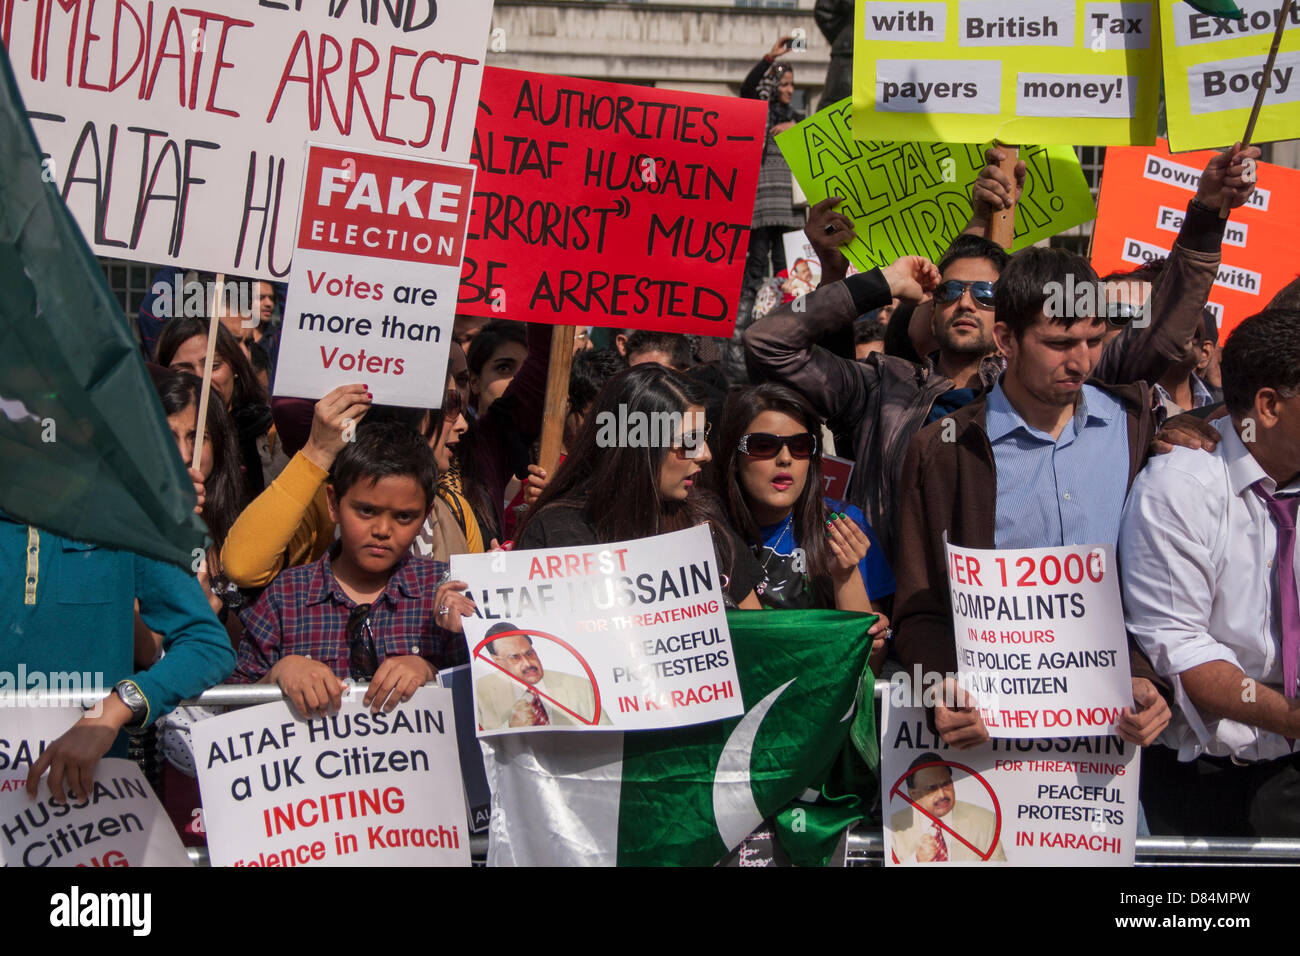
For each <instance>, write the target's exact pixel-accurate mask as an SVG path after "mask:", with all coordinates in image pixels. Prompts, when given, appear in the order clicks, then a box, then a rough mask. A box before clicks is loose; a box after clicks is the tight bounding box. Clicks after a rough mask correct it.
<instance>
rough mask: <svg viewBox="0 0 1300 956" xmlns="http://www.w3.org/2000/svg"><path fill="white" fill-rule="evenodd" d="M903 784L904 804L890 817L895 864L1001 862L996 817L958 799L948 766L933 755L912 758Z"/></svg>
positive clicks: (1003, 860)
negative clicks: (903, 807)
mask: <svg viewBox="0 0 1300 956" xmlns="http://www.w3.org/2000/svg"><path fill="white" fill-rule="evenodd" d="M906 787H907V796H908V803H909V806H908V807H906V808H905V809H903V810H900V811H898V812H897V813H895V814H894V815H893V816H891V817H890V818H889V830H890V836H891V838H892V841H891V847H892V851H893V854H894V856H895V858H896V859H897V860H898V861H899V862H900V863H948V862H950V861H951V862H983V861H986V860H987V861H994V862H1006V859H1007V855H1006V853H1005V852H1004V851H1003V849H1002V840H1001V839H1000V835H999V833H998V820H997V817H996V816H994V815H993V814H992V813H990V812H989V811H988V810H985V809H984V808H983V807H978V806H975V805H974V804H973V803H966V802H964V801H961V800H958V799H957V794H956V789H955V788H954V786H953V781H952V770H951V769H950V768H948V767H947V766H944V765H943V764H942V758H941V757H940V756H939V755H938V754H937V753H923V754H921V755H920V756H919V757H917V758H916V759H915V760H913V761H912V764H911V766H909V767H908V775H907V781H906Z"/></svg>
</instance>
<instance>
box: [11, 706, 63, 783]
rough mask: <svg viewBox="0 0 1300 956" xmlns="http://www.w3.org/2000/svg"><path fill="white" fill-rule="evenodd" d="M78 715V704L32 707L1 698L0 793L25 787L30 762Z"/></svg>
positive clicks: (60, 735) (36, 758) (30, 767)
mask: <svg viewBox="0 0 1300 956" xmlns="http://www.w3.org/2000/svg"><path fill="white" fill-rule="evenodd" d="M81 716H82V710H81V708H80V707H74V706H67V707H32V706H25V705H23V704H21V703H20V702H19V699H18V698H11V697H0V793H8V792H9V791H11V790H22V789H23V788H24V787H26V785H27V772H28V771H29V770H31V769H32V764H34V763H36V761H37V760H38V759H40V756H41V753H42V752H43V751H44V750H45V748H46V747H48V746H49V745H50V744H52V743H54V741H56V740H58V739H59V738H60V737H62V736H63V735H64V733H66V732H67V731H68V730H69V729H70V728H71V727H72V725H73V724H75V723H76V722H77V721H79V720H80V719H81Z"/></svg>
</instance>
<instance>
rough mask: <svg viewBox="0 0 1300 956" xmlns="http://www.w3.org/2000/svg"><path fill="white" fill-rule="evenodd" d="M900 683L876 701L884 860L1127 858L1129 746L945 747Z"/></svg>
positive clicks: (1026, 743)
mask: <svg viewBox="0 0 1300 956" xmlns="http://www.w3.org/2000/svg"><path fill="white" fill-rule="evenodd" d="M900 676H901V675H900ZM909 686H910V685H909V684H908V682H907V680H906V678H903V679H902V680H901V681H900V682H899V683H897V684H894V685H891V687H890V691H891V693H890V694H888V695H886V697H885V699H884V701H883V706H882V716H881V724H880V742H881V746H880V750H881V754H880V780H881V784H880V786H881V800H882V807H883V809H884V817H885V863H886V865H887V866H910V865H916V864H920V863H952V864H957V865H961V864H966V865H979V864H998V863H1005V864H1009V865H1012V866H1132V865H1133V853H1134V847H1135V844H1136V840H1137V815H1138V764H1139V762H1140V757H1139V754H1140V750H1139V748H1138V747H1137V746H1136V745H1135V744H1131V743H1127V742H1126V741H1123V740H1120V739H1119V738H1118V737H1077V738H1073V739H1067V738H1056V739H1051V738H1041V739H1037V740H1009V739H995V740H990V741H988V742H987V743H984V744H981V745H980V746H978V747H971V748H967V749H964V750H956V749H950V748H949V747H947V746H946V745H945V744H944V742H943V741H942V739H940V738H939V737H937V736H935V735H934V734H932V733H931V732H930V731H929V729H928V728H927V726H926V721H925V711H924V710H923V709H922V708H921V707H916V706H909V704H910V697H911V694H910V693H909V691H908V689H907V688H908V687H909ZM895 691H897V692H898V693H895ZM900 700H901V701H902V702H903V703H900V702H899V701H900Z"/></svg>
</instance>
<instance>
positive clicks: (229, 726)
mask: <svg viewBox="0 0 1300 956" xmlns="http://www.w3.org/2000/svg"><path fill="white" fill-rule="evenodd" d="M362 696H363V693H362V689H360V688H351V689H350V690H349V691H348V692H347V694H346V695H345V696H344V698H343V705H342V707H340V708H339V711H338V713H336V714H332V715H330V716H328V717H314V718H312V719H310V720H302V719H299V718H298V717H295V716H294V714H293V712H292V711H291V710H290V709H289V705H288V704H287V703H284V702H283V701H280V702H277V703H274V704H263V705H261V706H260V707H248V708H245V709H243V710H236V711H232V712H230V713H228V714H222V715H220V716H218V717H211V718H209V719H207V720H202V721H199V722H198V723H197V724H195V725H194V730H193V741H194V759H195V763H196V766H197V769H198V778H199V790H200V792H201V793H202V795H203V819H204V825H205V826H206V827H207V832H208V852H209V855H210V858H211V860H212V865H213V866H350V865H354V864H355V865H360V866H469V837H468V829H467V827H466V826H465V796H464V790H463V789H462V787H461V780H460V764H459V761H458V759H457V755H456V728H455V723H454V720H453V717H452V697H451V691H449V690H447V689H446V688H442V687H421V688H420V689H419V690H417V691H416V692H415V694H414V695H413V696H412V697H411V699H410V700H409V701H407V702H406V703H405V704H398V705H397V707H396V708H394V709H393V711H392V712H391V713H382V712H381V713H378V714H372V713H371V712H370V708H368V707H366V706H364V705H363V704H362V703H361V698H362Z"/></svg>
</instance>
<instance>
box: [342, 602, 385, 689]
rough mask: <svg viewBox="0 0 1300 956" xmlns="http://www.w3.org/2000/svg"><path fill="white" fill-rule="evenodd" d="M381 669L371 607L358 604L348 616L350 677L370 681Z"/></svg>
mask: <svg viewBox="0 0 1300 956" xmlns="http://www.w3.org/2000/svg"><path fill="white" fill-rule="evenodd" d="M378 669H379V652H378V651H377V650H376V649H375V634H374V631H372V630H371V629H370V605H369V604H358V605H357V606H356V607H354V608H353V609H352V611H351V613H350V614H348V676H349V677H351V678H352V679H353V680H370V678H372V677H374V676H375V671H377V670H378Z"/></svg>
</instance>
